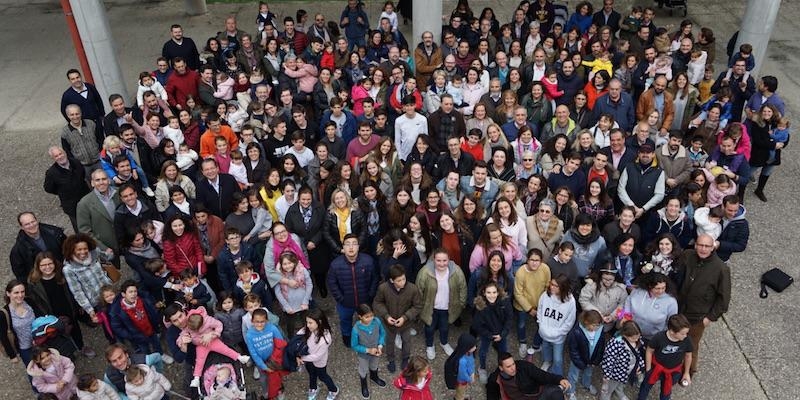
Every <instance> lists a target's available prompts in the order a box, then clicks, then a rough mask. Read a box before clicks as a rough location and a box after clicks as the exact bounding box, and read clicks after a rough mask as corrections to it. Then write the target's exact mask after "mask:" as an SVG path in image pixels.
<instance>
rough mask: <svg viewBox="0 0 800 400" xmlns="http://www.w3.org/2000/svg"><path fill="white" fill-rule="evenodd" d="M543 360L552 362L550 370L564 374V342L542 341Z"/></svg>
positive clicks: (557, 373) (552, 372)
mask: <svg viewBox="0 0 800 400" xmlns="http://www.w3.org/2000/svg"><path fill="white" fill-rule="evenodd" d="M542 361H545V362H549V363H552V365H551V366H550V369H549V370H548V372H550V373H551V374H556V375H564V343H558V344H556V343H550V342H548V341H546V340H543V341H542Z"/></svg>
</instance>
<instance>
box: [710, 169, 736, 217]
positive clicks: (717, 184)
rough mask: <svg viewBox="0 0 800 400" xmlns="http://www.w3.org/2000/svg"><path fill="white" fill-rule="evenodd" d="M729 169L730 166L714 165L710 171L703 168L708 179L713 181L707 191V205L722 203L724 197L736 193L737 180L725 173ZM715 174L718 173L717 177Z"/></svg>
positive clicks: (712, 205)
mask: <svg viewBox="0 0 800 400" xmlns="http://www.w3.org/2000/svg"><path fill="white" fill-rule="evenodd" d="M727 171H728V167H713V168H711V170H710V171H709V170H708V169H706V168H703V172H705V174H706V179H708V180H709V181H711V184H710V185H708V191H706V201H707V203H706V206H708V207H715V206H718V205H720V204H722V199H723V198H724V197H725V196H728V195H731V194H736V189H737V187H736V182H734V181H733V179H731V178H730V177H729V176H728V175H726V174H725V172H727ZM714 175H716V177H714ZM712 178H713V180H712Z"/></svg>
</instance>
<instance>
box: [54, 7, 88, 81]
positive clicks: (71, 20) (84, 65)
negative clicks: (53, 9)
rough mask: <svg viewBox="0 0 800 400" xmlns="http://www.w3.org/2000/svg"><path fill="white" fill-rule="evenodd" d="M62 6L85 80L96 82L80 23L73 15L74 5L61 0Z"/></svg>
mask: <svg viewBox="0 0 800 400" xmlns="http://www.w3.org/2000/svg"><path fill="white" fill-rule="evenodd" d="M61 8H62V9H63V10H64V17H65V18H66V19H67V26H68V27H69V33H70V36H71V37H72V45H73V46H75V54H76V55H77V56H78V62H80V64H81V70H83V80H84V82H89V83H94V77H93V76H92V69H91V68H89V60H87V59H86V50H85V49H84V48H83V42H82V41H81V34H80V32H78V25H77V24H76V23H75V17H74V16H73V15H72V6H71V5H70V4H69V0H61Z"/></svg>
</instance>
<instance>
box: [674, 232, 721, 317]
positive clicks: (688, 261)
mask: <svg viewBox="0 0 800 400" xmlns="http://www.w3.org/2000/svg"><path fill="white" fill-rule="evenodd" d="M724 234H725V232H724V231H723V235H724ZM681 262H682V263H683V265H684V266H685V267H686V278H685V279H684V282H683V285H682V286H681V287H680V289H679V290H678V299H679V309H680V311H681V313H682V314H684V315H686V318H688V319H689V322H692V323H696V322H700V321H702V320H703V318H708V319H709V320H711V321H716V320H718V319H719V318H720V317H722V314H724V313H725V312H727V311H728V306H729V304H730V301H731V269H730V267H728V265H727V264H725V263H724V262H722V260H721V259H720V257H718V256H717V255H715V254H712V255H711V256H710V257H709V258H707V259H705V260H702V261H701V260H700V258H699V257H698V255H697V252H696V251H695V250H693V249H692V250H685V251H684V252H683V254H682V255H681Z"/></svg>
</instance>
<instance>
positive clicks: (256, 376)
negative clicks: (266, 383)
mask: <svg viewBox="0 0 800 400" xmlns="http://www.w3.org/2000/svg"><path fill="white" fill-rule="evenodd" d="M253 379H255V380H259V379H261V372H259V371H258V367H255V368H253Z"/></svg>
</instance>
